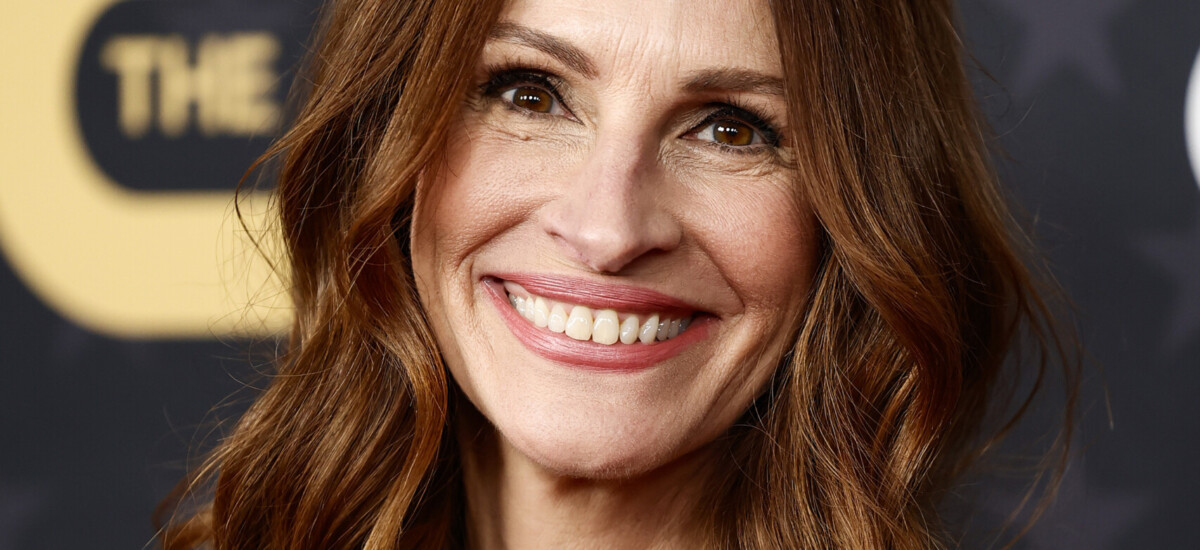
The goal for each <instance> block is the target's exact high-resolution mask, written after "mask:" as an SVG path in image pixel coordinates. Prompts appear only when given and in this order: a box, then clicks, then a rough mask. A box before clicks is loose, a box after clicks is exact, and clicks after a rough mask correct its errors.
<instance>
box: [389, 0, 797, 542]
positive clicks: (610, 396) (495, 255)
mask: <svg viewBox="0 0 1200 550" xmlns="http://www.w3.org/2000/svg"><path fill="white" fill-rule="evenodd" d="M772 25H773V23H772V19H771V16H770V13H769V12H768V9H767V4H766V2H765V1H763V2H744V3H743V2H738V3H728V2H719V1H701V2H696V1H690V2H684V1H667V0H664V1H658V2H635V1H632V0H630V1H616V2H603V3H597V2H587V1H583V0H565V1H562V0H560V1H555V2H549V1H546V0H524V1H516V2H512V3H511V5H510V6H509V7H508V8H507V9H506V11H505V12H504V14H503V15H502V16H501V18H500V24H499V25H497V28H496V31H495V32H493V34H492V36H491V37H490V39H489V41H488V44H487V46H486V47H485V49H484V52H483V54H482V56H481V58H480V60H479V65H478V67H477V69H476V73H477V78H476V86H474V87H473V88H472V89H471V90H470V91H469V93H468V97H467V98H466V99H465V101H464V103H463V106H462V110H461V116H460V117H459V118H458V120H457V121H456V123H455V125H454V129H453V131H452V133H451V135H450V136H449V137H448V143H447V149H446V152H445V160H444V163H443V164H442V165H441V169H440V170H438V171H437V173H434V174H429V175H427V177H426V178H425V179H424V180H423V181H422V182H421V186H420V189H419V190H418V199H417V205H416V208H415V213H414V220H413V233H412V254H413V270H414V274H415V276H416V280H417V285H418V289H419V291H420V294H421V299H422V301H423V303H424V306H425V309H426V311H427V312H428V315H429V319H430V323H431V325H432V327H433V329H434V333H435V336H436V338H437V341H438V344H439V346H440V348H441V351H442V353H443V355H444V357H445V360H446V364H447V365H448V367H449V369H450V372H451V374H452V376H453V378H454V380H455V382H456V383H457V384H458V386H459V387H460V388H461V389H462V391H463V393H464V394H465V395H466V397H467V398H468V399H469V400H470V402H471V403H472V404H473V405H474V406H475V408H476V409H477V410H478V412H479V413H480V423H481V424H482V425H484V426H487V427H485V428H483V429H482V431H480V430H472V431H471V432H470V434H471V435H470V436H469V437H468V438H467V439H466V443H465V444H464V445H463V453H464V459H463V460H464V467H465V474H464V475H465V480H466V483H467V486H468V503H469V512H470V521H471V522H472V524H473V528H474V529H476V530H480V531H482V532H491V533H492V534H493V535H495V536H496V537H500V538H496V537H483V538H484V539H492V540H504V541H506V544H507V546H508V547H512V548H518V547H536V546H537V545H542V546H544V545H550V544H556V543H555V541H558V542H565V541H568V540H570V541H576V542H575V543H573V544H576V543H578V544H580V545H581V546H578V547H587V545H586V544H584V543H581V542H578V541H582V540H593V541H596V542H595V543H596V544H597V545H603V544H609V545H612V544H634V543H636V544H642V545H645V546H647V547H648V546H655V545H657V546H661V547H666V546H673V545H684V544H685V540H686V536H684V533H685V527H684V526H685V525H686V523H687V517H688V515H689V514H690V513H691V512H690V511H689V510H688V503H689V502H694V501H695V496H696V495H694V494H691V493H690V492H689V491H691V490H693V489H695V488H697V487H699V486H700V485H701V484H702V480H703V479H704V477H705V476H706V470H705V469H704V468H702V467H701V465H704V464H712V461H710V460H707V459H706V458H705V451H706V446H707V445H708V444H709V443H711V442H712V441H713V440H714V439H715V438H717V437H718V436H719V435H720V434H721V433H722V432H724V431H726V430H727V429H728V428H729V427H730V426H731V425H732V424H733V423H734V422H735V421H736V420H737V418H738V417H739V416H740V415H741V414H743V413H744V412H745V410H746V409H747V407H748V406H749V405H750V403H751V402H752V401H753V400H754V399H755V397H757V396H758V395H759V394H760V393H761V391H762V390H763V388H764V386H765V384H766V383H767V381H768V380H769V379H770V377H771V375H772V374H773V372H774V371H775V368H776V366H777V364H778V362H779V358H780V357H781V355H782V354H783V353H784V352H785V351H786V350H787V348H788V346H789V345H791V342H792V339H793V338H794V332H795V330H796V324H797V322H798V317H799V312H801V311H802V310H803V308H804V306H805V297H806V295H807V293H808V290H809V286H810V283H811V278H812V274H813V271H814V268H815V264H816V257H817V249H818V238H817V232H816V227H815V222H814V220H813V216H812V214H811V212H810V211H809V210H808V208H807V206H806V203H805V200H804V198H803V197H802V196H800V195H799V193H798V192H797V191H796V185H795V183H794V180H795V177H796V175H795V172H794V170H793V169H791V168H790V167H789V166H790V162H791V161H790V160H789V159H790V153H789V144H788V143H787V142H786V140H785V139H784V138H783V137H782V136H785V135H786V123H787V113H786V110H785V105H784V102H783V97H782V95H780V94H781V93H782V91H781V87H780V86H779V85H778V83H777V80H778V78H779V77H780V75H781V69H780V66H779V53H778V47H777V45H776V42H775V33H774V29H773V26H772ZM506 273H521V274H532V275H537V276H550V277H558V276H562V277H572V278H576V279H579V278H582V279H585V280H587V281H589V282H595V283H598V284H602V285H603V284H614V285H624V286H627V287H628V286H633V287H638V288H644V289H648V290H652V291H655V292H658V293H661V294H664V295H667V296H670V297H672V298H675V299H678V300H680V301H682V302H684V303H687V304H690V305H692V306H693V307H694V308H695V309H696V310H697V311H698V314H699V315H702V316H703V317H704V318H706V320H707V325H706V326H705V329H706V330H705V332H704V336H703V338H699V339H696V340H695V341H692V342H690V343H689V344H688V345H687V346H686V347H683V349H682V350H681V351H679V352H678V353H677V354H674V355H671V356H670V357H668V358H666V359H664V360H662V361H660V362H658V363H655V364H653V365H650V366H649V367H646V368H639V369H635V370H602V369H601V370H598V369H589V368H581V367H579V366H578V365H572V364H569V363H566V362H563V361H555V360H551V359H548V358H546V357H543V356H541V355H538V354H536V353H533V352H532V351H531V350H530V349H529V348H527V347H526V346H525V345H523V344H522V343H521V341H520V340H519V339H518V338H517V336H516V335H515V334H514V331H513V329H512V326H511V325H510V323H512V322H513V320H512V318H511V317H513V316H508V317H506V316H505V315H502V312H501V311H500V309H499V308H501V307H508V306H507V304H506V303H504V304H500V305H497V301H496V300H494V299H492V297H491V296H490V295H489V294H488V292H490V290H489V288H488V285H487V284H486V283H487V282H488V281H491V280H493V279H494V278H495V277H498V276H499V275H498V274H506ZM583 300H584V299H583V298H581V301H583ZM519 320H520V319H518V321H519ZM556 336H559V337H563V338H565V336H562V335H556ZM616 345H623V344H616ZM635 345H644V344H635ZM650 345H655V344H650ZM493 427H494V430H493ZM480 434H482V435H480ZM500 510H521V511H523V512H524V513H522V514H508V515H504V514H502V513H501V512H499V511H500ZM650 510H657V512H655V514H657V515H656V516H655V517H656V518H659V519H658V520H656V521H650V522H647V521H646V517H645V516H641V520H640V521H637V520H636V519H631V516H633V515H637V514H640V513H649V511H650ZM530 518H536V522H534V523H536V527H537V528H535V525H534V524H532V523H530V521H531V520H530ZM555 518H558V519H561V520H562V521H561V522H558V523H556V520H555ZM572 518H574V519H573V520H572ZM580 518H591V519H590V521H591V523H590V524H589V523H587V522H582V523H581V519H580ZM618 524H619V525H622V526H624V528H623V529H622V530H620V532H619V533H616V534H614V530H612V529H606V528H605V527H606V526H612V525H618ZM556 525H557V527H555V526H556ZM672 525H673V526H675V527H674V532H673V533H670V532H667V531H671V530H672V528H671V527H669V526H672ZM614 536H616V537H624V538H621V539H619V540H613V539H612V538H611V537H614ZM529 537H532V538H529ZM556 537H557V538H556ZM601 539H604V540H603V542H601ZM521 541H524V542H525V543H528V545H533V546H527V545H523V544H522V543H521ZM608 547H612V546H608Z"/></svg>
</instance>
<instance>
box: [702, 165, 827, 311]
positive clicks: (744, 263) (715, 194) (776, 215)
mask: <svg viewBox="0 0 1200 550" xmlns="http://www.w3.org/2000/svg"><path fill="white" fill-rule="evenodd" d="M703 183H705V184H706V185H705V186H704V187H705V188H706V189H705V190H703V191H695V190H693V191H690V192H691V193H693V194H696V195H697V196H699V197H701V199H700V200H699V201H697V202H694V203H692V204H691V205H690V206H689V207H688V209H687V210H688V211H687V212H686V213H684V212H681V215H683V216H686V217H687V218H688V219H689V220H691V222H690V224H689V225H691V227H692V229H691V231H692V233H693V234H694V235H695V239H696V241H697V243H698V244H699V246H700V247H701V248H703V249H704V251H705V253H706V255H707V256H709V257H710V258H711V259H712V261H713V262H714V263H715V264H716V265H717V266H718V269H719V271H720V274H721V277H722V279H723V281H724V283H725V284H728V285H729V286H731V287H732V288H733V290H734V292H735V293H736V294H737V296H738V297H739V298H740V300H741V302H742V304H741V305H742V308H743V311H744V313H745V314H747V315H751V316H755V317H760V316H783V315H789V314H791V313H794V312H796V311H798V310H799V308H801V307H803V306H804V303H803V301H804V299H805V296H806V295H807V292H808V287H809V285H810V284H811V279H812V274H813V271H814V269H815V265H816V258H817V255H818V249H819V241H820V239H819V236H818V235H819V233H818V230H817V224H816V220H815V216H814V215H813V213H812V211H811V209H810V208H809V207H808V205H807V203H806V202H805V201H803V200H801V199H800V198H799V197H798V195H797V193H796V192H795V191H794V190H793V189H792V185H794V184H793V183H792V181H791V179H790V174H786V173H780V174H772V175H770V176H765V177H757V178H746V179H745V180H742V181H738V180H724V181H719V182H708V181H705V182H703Z"/></svg>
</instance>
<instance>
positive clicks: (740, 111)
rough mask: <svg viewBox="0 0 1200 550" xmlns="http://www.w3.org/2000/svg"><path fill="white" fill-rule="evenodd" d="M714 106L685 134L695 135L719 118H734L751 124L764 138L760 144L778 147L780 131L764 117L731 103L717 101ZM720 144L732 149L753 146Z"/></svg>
mask: <svg viewBox="0 0 1200 550" xmlns="http://www.w3.org/2000/svg"><path fill="white" fill-rule="evenodd" d="M712 107H715V110H713V111H712V112H710V113H709V114H708V115H706V116H705V117H704V119H703V120H701V121H700V123H698V124H696V125H695V126H693V127H692V129H691V130H688V131H687V133H685V134H684V135H685V136H692V135H695V134H697V133H699V132H701V131H702V130H704V129H706V128H708V127H709V126H711V125H712V124H714V123H715V122H717V121H719V120H722V119H734V120H738V121H741V122H742V123H744V124H746V125H748V126H750V127H751V128H752V129H753V130H754V132H755V133H757V134H758V135H759V136H760V137H761V138H762V141H763V142H762V143H761V144H759V145H766V146H770V147H777V146H778V145H779V132H778V131H777V130H775V128H774V127H773V126H772V125H771V124H770V123H769V122H767V121H766V120H763V117H761V116H758V115H757V114H755V113H754V112H753V111H751V110H750V109H747V108H744V107H739V106H737V105H731V104H729V103H716V104H712ZM718 145H721V146H722V147H726V148H730V149H749V148H752V146H750V145H744V146H740V147H735V146H730V145H725V144H718Z"/></svg>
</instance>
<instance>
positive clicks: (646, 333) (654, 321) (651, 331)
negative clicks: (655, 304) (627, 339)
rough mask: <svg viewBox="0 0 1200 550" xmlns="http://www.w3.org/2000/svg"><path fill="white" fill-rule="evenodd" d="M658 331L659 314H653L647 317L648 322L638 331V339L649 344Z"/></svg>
mask: <svg viewBox="0 0 1200 550" xmlns="http://www.w3.org/2000/svg"><path fill="white" fill-rule="evenodd" d="M657 332H658V315H651V316H650V318H649V319H646V324H644V325H642V329H641V330H639V331H638V340H641V341H642V343H643V344H649V343H651V342H653V341H654V336H655V334H656V333H657Z"/></svg>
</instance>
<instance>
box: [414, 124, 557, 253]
mask: <svg viewBox="0 0 1200 550" xmlns="http://www.w3.org/2000/svg"><path fill="white" fill-rule="evenodd" d="M473 127H474V128H476V130H478V129H479V127H480V125H479V124H476V125H475V126H473ZM466 133H467V132H466V131H465V130H463V129H462V127H460V128H459V129H457V130H456V131H455V132H454V133H453V134H452V135H453V137H452V138H451V139H450V141H449V142H448V145H447V149H446V153H445V157H444V158H445V161H444V162H443V163H442V164H441V167H440V170H439V171H438V173H437V175H436V176H435V177H433V178H431V180H430V182H429V186H428V189H427V190H426V192H425V193H424V195H423V196H424V198H425V199H426V200H425V201H424V202H425V204H424V208H423V209H421V210H423V212H418V219H417V220H415V222H421V223H420V225H421V230H422V231H428V234H425V235H416V236H415V238H424V240H423V246H425V247H426V248H430V249H433V250H434V252H435V254H436V257H437V258H438V263H439V264H440V265H441V266H442V268H443V269H446V268H456V267H457V266H458V265H459V263H460V262H462V261H463V260H464V259H466V258H468V257H469V256H470V255H471V254H472V253H474V252H477V251H479V250H480V249H481V248H483V247H487V246H494V245H499V244H502V243H503V241H504V239H509V238H515V236H516V234H517V233H522V234H526V233H528V231H526V230H532V229H535V227H534V224H533V222H534V218H535V214H536V210H537V207H538V206H539V205H540V204H543V203H544V202H545V201H546V200H547V197H548V194H549V193H550V192H552V191H553V190H554V189H555V188H556V183H555V182H554V181H553V180H552V175H553V174H561V173H563V172H565V171H566V169H567V163H568V156H567V155H565V154H564V152H563V151H562V148H560V147H553V146H551V145H550V144H546V143H544V142H525V141H522V140H520V139H518V138H515V137H513V136H510V135H507V134H501V133H497V132H491V131H488V130H487V129H486V128H484V130H483V131H482V132H479V131H476V132H473V133H474V134H475V135H474V137H472V138H467V137H466ZM422 213H424V214H426V215H425V216H424V218H425V219H424V220H422V219H420V218H421V217H422V216H420V214H422ZM524 226H528V227H524ZM516 230H519V231H516ZM414 240H415V239H414ZM415 244H416V243H415V242H414V246H415ZM526 244H527V243H526ZM522 248H524V249H528V248H529V247H528V246H524V247H515V249H517V250H520V249H522ZM509 249H514V248H513V247H510V248H509ZM414 254H416V251H415V250H414Z"/></svg>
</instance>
